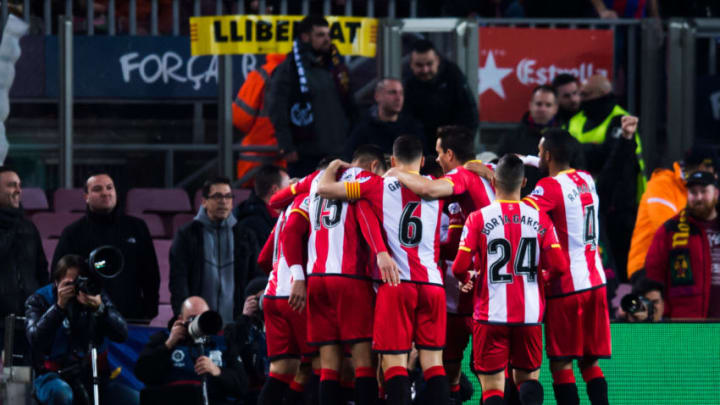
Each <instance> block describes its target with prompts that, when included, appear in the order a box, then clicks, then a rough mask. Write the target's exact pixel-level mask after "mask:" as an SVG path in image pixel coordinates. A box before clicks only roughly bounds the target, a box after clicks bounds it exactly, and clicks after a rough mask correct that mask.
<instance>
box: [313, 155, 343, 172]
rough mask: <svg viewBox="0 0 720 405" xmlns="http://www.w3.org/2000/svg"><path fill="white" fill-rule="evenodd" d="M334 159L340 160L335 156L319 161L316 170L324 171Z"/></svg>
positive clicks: (328, 156)
mask: <svg viewBox="0 0 720 405" xmlns="http://www.w3.org/2000/svg"><path fill="white" fill-rule="evenodd" d="M335 159H340V156H337V155H327V156H325V157H323V158H322V159H320V161H319V162H318V164H317V166H315V169H316V170H325V169H327V167H328V166H330V162H332V161H333V160H335Z"/></svg>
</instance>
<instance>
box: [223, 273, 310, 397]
mask: <svg viewBox="0 0 720 405" xmlns="http://www.w3.org/2000/svg"><path fill="white" fill-rule="evenodd" d="M267 281H268V280H267V277H265V276H260V277H256V278H254V279H252V280H250V282H249V283H248V285H247V287H246V288H245V303H244V305H243V309H242V315H240V317H239V318H238V319H237V321H236V322H237V325H238V326H237V330H238V331H239V332H240V331H241V332H242V334H240V333H238V338H240V339H241V341H242V342H244V346H243V347H242V350H241V352H240V357H241V358H242V359H243V365H244V366H245V372H246V373H247V375H248V380H249V388H248V393H247V395H246V396H245V400H244V401H241V404H243V405H255V404H257V403H258V396H259V395H260V390H261V389H262V387H263V384H265V376H267V375H268V373H269V372H270V360H269V359H268V355H267V340H266V337H265V318H264V316H263V312H262V308H261V303H262V300H263V298H262V295H263V294H264V293H265V287H266V286H267ZM311 403H312V402H311Z"/></svg>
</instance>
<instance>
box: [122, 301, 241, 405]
mask: <svg viewBox="0 0 720 405" xmlns="http://www.w3.org/2000/svg"><path fill="white" fill-rule="evenodd" d="M222 324H223V322H222V319H221V318H220V315H219V314H218V313H217V312H214V311H210V308H209V307H208V304H207V302H205V300H204V299H202V298H201V297H189V298H187V299H186V300H185V301H184V302H183V303H182V307H181V312H180V317H179V318H178V319H177V320H176V321H175V322H174V323H173V324H172V327H171V328H170V330H169V331H167V330H166V331H161V332H158V333H156V334H154V335H152V336H151V337H150V341H149V342H148V343H147V345H145V348H144V349H143V351H142V352H141V353H140V357H138V361H137V364H136V365H135V376H136V377H137V378H138V379H139V380H140V381H142V382H143V383H145V385H146V388H145V389H144V390H143V391H142V393H141V395H140V399H141V403H142V404H153V405H155V404H158V405H161V404H172V405H182V404H203V403H205V404H207V403H211V404H230V403H234V402H235V400H237V399H240V398H242V396H243V395H245V393H246V391H247V386H248V378H247V374H246V373H245V369H244V367H243V364H242V360H241V358H240V350H239V347H238V346H239V343H240V342H238V341H237V339H235V338H234V336H235V335H236V333H235V331H234V329H233V328H235V325H234V324H229V325H228V326H227V327H226V328H225V330H224V333H223V335H222V336H217V333H218V332H219V331H220V329H221V328H222Z"/></svg>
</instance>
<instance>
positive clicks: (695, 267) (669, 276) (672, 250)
mask: <svg viewBox="0 0 720 405" xmlns="http://www.w3.org/2000/svg"><path fill="white" fill-rule="evenodd" d="M687 189H688V198H687V207H685V209H684V210H682V211H680V213H679V214H678V215H676V216H674V217H673V218H671V219H670V220H669V221H667V222H665V224H663V226H661V227H660V229H658V231H657V233H655V238H654V239H653V242H652V244H651V245H650V249H649V250H648V254H647V258H646V259H645V271H646V272H647V277H648V278H649V279H651V280H655V281H658V282H661V283H663V285H664V286H665V289H664V291H663V297H665V300H666V301H665V315H666V316H667V317H669V318H670V319H673V318H684V319H708V318H710V319H718V318H720V219H719V218H718V212H717V201H718V188H717V180H716V179H715V176H714V175H713V174H712V173H707V172H702V171H697V172H695V173H693V174H691V175H690V176H689V178H688V180H687Z"/></svg>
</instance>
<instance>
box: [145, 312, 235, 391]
mask: <svg viewBox="0 0 720 405" xmlns="http://www.w3.org/2000/svg"><path fill="white" fill-rule="evenodd" d="M241 335H242V334H241ZM168 336H169V332H168V331H167V330H165V331H161V332H158V333H156V334H154V335H152V336H151V337H150V341H149V342H148V343H147V344H146V345H145V347H144V348H143V351H142V352H141V353H140V356H139V357H138V360H137V363H136V364H135V376H136V377H137V378H138V379H139V380H140V381H142V382H143V383H145V385H147V386H148V387H151V386H165V385H168V384H172V383H177V382H180V381H177V380H178V379H181V380H182V381H185V382H187V381H192V380H197V381H198V382H199V381H200V377H199V376H197V375H192V374H194V372H191V371H188V369H192V367H193V365H194V364H195V360H196V358H197V355H199V353H195V352H197V348H196V347H193V346H188V344H187V343H184V344H182V343H181V344H179V345H178V346H176V347H174V348H173V349H168V348H167V346H165V341H166V340H167V338H168ZM213 338H214V337H213ZM215 341H216V342H217V341H219V340H215ZM241 346H242V336H240V337H238V333H237V331H236V326H235V325H234V324H229V325H228V326H226V327H225V332H224V347H222V345H220V344H216V345H213V344H212V343H210V344H209V345H208V346H207V347H206V353H205V355H208V353H209V352H210V351H212V350H213V349H214V348H215V349H216V350H220V351H221V352H222V365H221V366H220V375H219V376H217V377H215V376H212V375H209V374H208V395H209V396H210V398H212V399H215V400H219V401H222V400H223V399H225V398H226V397H234V398H241V397H242V396H243V395H245V393H246V392H247V387H248V377H247V374H246V373H245V368H244V367H243V364H242V358H241V356H240V355H241V352H242V350H241ZM192 353H195V354H196V355H195V356H193V355H191V354H192ZM208 356H209V357H210V358H211V360H213V356H212V355H208ZM214 362H215V361H214Z"/></svg>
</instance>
